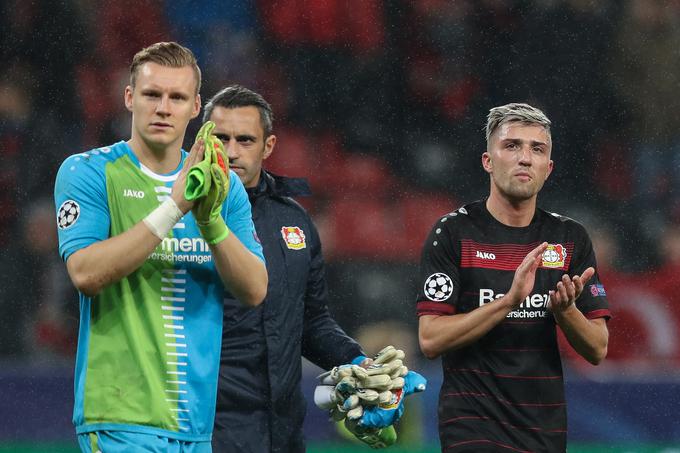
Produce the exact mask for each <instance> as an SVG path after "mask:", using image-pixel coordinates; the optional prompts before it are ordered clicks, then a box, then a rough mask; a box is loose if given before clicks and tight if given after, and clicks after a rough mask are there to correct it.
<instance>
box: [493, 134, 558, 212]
mask: <svg viewBox="0 0 680 453" xmlns="http://www.w3.org/2000/svg"><path fill="white" fill-rule="evenodd" d="M551 149H552V142H551V140H550V136H549V135H548V133H547V132H546V130H545V128H544V127H542V126H540V125H527V124H523V123H519V122H513V123H505V124H503V125H501V127H499V128H498V129H497V130H496V131H495V132H494V133H493V135H492V136H491V140H490V142H489V147H488V149H487V151H486V152H485V153H484V154H483V155H482V165H483V166H484V170H486V172H487V173H489V174H490V175H491V193H492V195H493V194H497V195H500V196H501V197H503V198H505V199H507V200H509V201H512V202H519V201H524V200H528V199H531V198H534V197H536V195H537V194H538V192H539V191H540V190H541V188H542V187H543V183H544V182H545V181H546V179H548V176H549V175H550V173H551V172H552V169H553V161H552V160H550V152H551Z"/></svg>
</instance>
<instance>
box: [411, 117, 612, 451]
mask: <svg viewBox="0 0 680 453" xmlns="http://www.w3.org/2000/svg"><path fill="white" fill-rule="evenodd" d="M486 133H487V150H486V152H485V153H483V155H482V165H483V167H484V169H485V170H486V171H487V173H489V175H490V182H491V189H490V194H489V197H488V198H487V199H486V200H484V201H478V202H475V203H472V204H469V205H466V206H465V207H463V208H460V209H458V210H456V211H454V212H452V213H450V214H447V215H445V216H444V217H442V218H441V219H440V220H438V221H437V223H436V224H435V225H434V227H433V229H432V231H431V233H430V235H429V237H428V238H427V241H426V243H425V246H424V249H423V255H422V262H421V270H420V287H421V290H420V293H419V295H418V299H417V312H418V316H419V340H420V347H421V349H422V351H423V353H424V354H425V355H426V356H427V357H428V358H435V357H438V356H442V365H443V369H444V381H443V385H442V389H441V392H440V396H439V433H440V440H441V447H442V451H446V452H504V451H507V452H513V451H514V452H519V451H521V452H550V453H553V452H564V451H566V433H567V417H566V402H565V397H564V385H563V374H562V364H561V360H560V355H559V351H558V348H557V338H556V328H555V324H557V325H559V326H560V328H561V329H562V330H563V332H564V334H565V336H566V337H567V339H568V340H569V342H570V344H571V346H572V347H573V348H574V349H575V350H576V352H578V353H579V354H580V355H581V356H583V357H584V358H585V359H587V360H588V361H589V362H590V363H592V364H595V365H597V364H598V363H600V362H601V361H602V360H603V359H604V357H605V356H606V354H607V340H608V331H607V325H606V320H607V319H609V316H610V315H609V308H608V304H607V299H606V294H605V290H604V287H603V285H602V284H601V283H600V281H599V278H598V276H597V273H596V272H595V255H594V253H593V249H592V245H591V242H590V239H589V237H588V234H587V233H586V231H585V229H584V228H583V227H582V226H581V225H580V224H579V223H577V222H576V221H574V220H572V219H569V218H567V217H563V216H560V215H557V214H552V213H549V212H546V211H544V210H542V209H538V208H537V207H536V197H537V194H538V192H539V191H540V189H541V188H542V187H543V183H544V182H545V180H546V179H547V178H548V176H549V175H550V173H551V171H552V169H553V161H552V160H551V159H550V153H551V148H552V141H551V136H550V120H548V118H547V117H546V116H545V115H544V114H543V112H541V111H540V110H538V109H536V108H534V107H531V106H529V105H527V104H508V105H505V106H502V107H496V108H494V109H491V111H490V113H489V117H488V123H487V129H486Z"/></svg>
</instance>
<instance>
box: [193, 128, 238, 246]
mask: <svg viewBox="0 0 680 453" xmlns="http://www.w3.org/2000/svg"><path fill="white" fill-rule="evenodd" d="M213 129H215V123H213V122H212V121H207V122H206V123H205V124H204V125H203V126H202V127H201V129H200V130H199V131H198V134H196V140H198V139H199V138H202V139H203V143H204V144H205V156H204V158H203V160H202V161H201V162H199V163H198V164H196V165H194V166H193V167H191V168H190V169H189V172H188V174H187V185H186V188H185V190H184V197H185V198H186V199H187V200H189V201H193V200H196V204H195V205H194V208H193V213H194V217H195V218H196V223H197V224H198V228H199V230H200V231H201V235H202V236H203V238H204V239H205V240H206V242H208V244H217V243H219V242H222V241H223V240H224V239H226V238H227V236H229V228H227V225H226V223H225V222H224V219H223V218H222V204H223V203H224V200H226V198H227V195H228V194H229V168H228V166H227V165H228V162H229V159H228V158H227V155H226V153H225V152H224V145H223V144H222V142H221V141H220V140H219V139H218V138H217V137H215V136H214V135H212V130H213Z"/></svg>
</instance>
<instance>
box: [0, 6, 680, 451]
mask: <svg viewBox="0 0 680 453" xmlns="http://www.w3.org/2000/svg"><path fill="white" fill-rule="evenodd" d="M160 40H176V41H179V42H181V43H183V44H184V45H186V46H188V47H190V48H191V49H192V50H193V51H194V52H195V53H196V55H197V57H198V59H199V64H200V66H201V67H202V69H203V75H204V85H203V88H202V96H203V99H207V98H208V97H209V96H211V95H212V94H213V93H214V92H216V91H217V90H218V89H219V88H221V87H222V86H224V85H226V84H230V83H241V84H243V85H245V86H248V87H250V88H253V89H255V90H257V91H259V92H261V93H262V94H263V95H264V96H265V98H267V99H268V100H269V101H270V102H271V103H272V105H273V107H274V111H275V114H276V122H275V133H276V134H277V136H278V138H279V141H278V145H277V148H276V151H275V153H274V155H273V157H272V158H271V159H270V161H269V165H268V168H269V169H270V170H273V171H274V172H278V173H280V174H285V175H289V176H304V177H308V178H309V180H310V182H311V185H312V187H313V190H314V192H315V195H314V196H313V197H311V198H310V199H306V200H302V202H303V203H304V204H305V206H306V207H307V208H308V209H309V211H310V212H311V213H312V215H313V217H314V219H315V220H316V222H317V224H318V226H319V229H320V231H321V235H322V240H323V244H324V250H325V255H326V258H327V262H328V276H329V284H330V288H331V296H332V297H331V310H332V311H333V312H334V314H335V315H336V317H337V319H338V320H339V321H340V323H341V324H342V325H343V326H344V327H345V328H346V330H348V331H349V332H350V333H351V334H353V335H355V336H357V337H359V338H360V339H361V341H362V343H363V344H364V345H365V346H366V348H367V349H368V350H369V352H375V351H377V350H378V349H379V348H380V347H382V346H383V345H385V344H387V343H392V344H395V345H397V346H399V347H401V348H402V349H405V350H407V358H408V362H409V363H408V364H409V365H410V367H411V368H414V369H420V370H422V371H423V373H424V374H425V375H426V376H427V377H428V378H429V379H430V386H429V390H428V392H426V394H425V395H424V396H420V397H414V398H413V399H412V401H410V404H408V410H407V416H406V417H405V419H404V420H403V421H402V423H401V426H400V427H399V431H400V439H401V442H400V443H399V445H398V447H395V448H393V449H392V450H391V451H394V452H397V451H401V452H406V451H408V452H434V451H438V449H439V443H438V439H437V435H436V399H437V391H438V386H439V382H441V372H440V369H439V363H438V362H429V361H427V360H425V359H424V358H423V357H422V356H421V355H420V353H419V351H418V348H417V340H416V325H417V321H416V318H415V315H414V294H415V281H414V275H415V272H416V270H417V260H418V253H419V250H420V247H421V245H422V242H423V240H424V238H425V234H426V232H427V231H428V230H429V228H430V226H431V225H432V223H433V222H434V220H435V219H436V218H437V217H438V216H439V215H441V214H443V213H446V212H449V211H451V210H452V209H454V208H456V207H458V206H459V205H460V204H461V203H464V202H467V201H472V200H475V199H478V198H480V197H482V196H484V194H485V193H486V191H487V190H488V178H487V176H486V175H485V174H484V173H483V171H482V169H481V166H480V154H481V152H482V151H483V149H484V138H483V131H482V128H483V125H484V123H485V114H486V112H487V111H488V109H489V108H490V107H492V106H495V105H499V104H503V103H507V102H511V101H527V102H530V103H532V104H535V105H537V106H539V107H541V108H543V109H544V110H545V111H546V113H547V114H548V116H549V117H550V118H551V119H552V120H553V123H554V129H553V139H554V143H555V145H554V150H553V159H554V160H555V163H556V164H555V165H556V170H555V172H554V173H553V176H552V177H551V179H550V180H549V181H548V183H547V184H546V187H545V188H544V190H543V192H542V194H541V196H540V197H539V204H540V205H541V206H543V207H545V208H547V209H548V210H552V211H556V212H559V213H561V214H565V215H568V216H572V217H575V218H576V219H579V220H581V221H583V223H584V224H585V225H586V226H587V228H588V229H589V231H590V232H591V235H592V238H593V242H594V246H595V249H596V252H597V255H598V261H599V272H600V274H601V276H602V278H603V280H604V282H605V285H606V288H607V292H608V295H609V300H610V303H611V309H612V312H613V315H614V318H613V319H612V320H611V322H610V324H609V327H610V332H611V337H610V348H609V358H608V359H607V360H606V361H605V363H604V364H602V365H600V366H599V367H596V368H595V367H591V366H589V365H587V364H585V362H583V361H581V360H579V359H578V358H576V357H574V356H573V354H571V353H570V352H569V351H568V350H566V351H565V357H566V359H565V367H566V369H567V392H568V398H569V427H570V432H569V442H570V448H569V451H570V452H630V453H632V452H665V453H671V452H680V422H678V420H679V419H680V404H679V403H680V338H678V337H679V336H680V305H679V304H680V114H678V112H680V96H678V89H679V88H680V52H679V51H678V49H680V1H677V0H621V1H619V0H601V1H590V0H526V1H519V0H518V1H512V0H456V1H449V0H384V1H379V0H269V1H267V0H261V1H256V0H250V1H249V0H229V1H203V2H200V3H199V2H193V1H190V0H168V1H161V0H117V1H112V2H106V1H98V0H2V1H1V2H0V62H1V64H0V156H2V161H3V165H2V166H0V250H1V251H2V256H3V258H2V260H0V266H1V267H2V272H0V279H2V281H1V284H0V291H2V293H1V294H2V296H1V297H0V321H1V325H0V388H1V389H2V390H1V391H0V395H1V396H0V452H9V451H23V452H72V451H75V435H74V431H73V428H72V426H71V424H70V416H71V404H72V368H73V356H74V351H75V334H76V331H77V310H78V304H77V296H76V294H75V293H74V290H73V289H72V287H71V285H70V283H69V280H68V277H67V275H66V272H65V268H64V265H63V263H62V262H61V261H60V259H59V257H58V254H57V251H56V249H57V244H56V228H55V224H54V223H55V222H54V207H53V205H52V198H51V197H52V189H53V182H54V175H55V172H56V169H57V168H58V165H59V164H60V162H61V161H62V160H63V159H64V158H65V157H66V156H67V155H69V154H72V153H76V152H81V151H83V150H86V149H89V148H91V147H94V146H98V145H105V144H110V143H112V142H114V141H117V140H119V139H122V138H127V137H128V136H129V127H130V120H129V114H128V112H127V111H126V110H125V109H124V107H123V102H122V101H123V99H122V92H123V88H124V86H125V84H126V82H127V78H128V72H127V71H128V63H129V61H130V59H131V57H132V55H134V53H135V52H136V51H138V50H139V49H140V48H142V47H143V46H146V45H148V44H150V43H153V42H156V41H160ZM198 126H199V123H198V121H195V122H194V123H193V124H191V125H190V128H189V132H188V134H187V137H192V136H193V134H194V133H195V131H196V130H197V129H198ZM187 145H189V143H187ZM318 371H319V370H318V369H316V368H315V367H313V366H311V365H309V366H307V367H306V368H305V381H304V386H305V389H306V390H307V391H308V393H309V392H311V389H312V387H313V385H314V383H313V378H314V377H315V376H316V374H317V372H318ZM307 436H308V439H309V443H310V451H312V452H341V451H342V452H346V451H364V450H363V449H362V448H361V447H360V446H357V445H356V444H354V443H350V441H348V440H346V439H345V438H344V437H343V435H342V433H340V432H339V431H338V430H336V429H335V428H334V427H333V426H331V425H330V424H329V423H328V422H327V420H326V417H325V415H324V414H323V413H322V412H321V411H319V410H318V409H316V408H314V407H310V408H309V411H308V416H307Z"/></svg>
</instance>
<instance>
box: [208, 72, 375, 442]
mask: <svg viewBox="0 0 680 453" xmlns="http://www.w3.org/2000/svg"><path fill="white" fill-rule="evenodd" d="M203 120H204V121H207V120H211V121H214V122H215V124H216V127H215V130H214V131H213V133H214V134H215V135H216V136H217V137H218V138H220V139H221V140H222V142H223V143H224V146H225V150H226V151H227V154H228V156H229V166H230V168H231V169H232V170H234V171H235V172H236V174H238V176H239V178H240V179H241V181H242V182H243V184H244V185H245V187H246V190H247V191H248V196H249V198H250V203H251V205H252V212H253V221H254V222H255V227H256V230H257V234H258V236H259V238H260V240H261V242H262V247H263V249H264V254H265V258H266V260H267V268H268V272H269V276H270V277H269V287H268V289H267V297H266V299H265V302H264V303H263V304H261V305H260V306H259V307H257V308H254V309H247V308H244V307H242V306H241V305H238V304H228V305H227V306H225V309H224V330H223V334H222V358H221V363H220V376H219V388H218V396H217V409H216V411H217V413H216V417H215V430H214V433H213V449H214V450H215V451H216V452H239V453H242V452H257V453H260V452H281V453H283V452H286V453H288V452H304V451H305V442H304V438H303V433H302V422H303V419H304V416H305V409H306V406H305V400H304V397H303V395H302V390H301V387H300V380H301V359H300V357H301V356H304V357H305V358H307V359H308V360H310V361H311V362H313V363H315V364H316V365H318V366H320V367H321V368H323V369H329V368H332V367H333V366H335V365H341V364H344V363H350V362H354V363H360V362H362V361H364V360H365V359H366V358H365V357H364V353H363V352H362V350H361V348H360V346H359V345H358V344H357V343H356V342H355V341H354V340H353V339H351V338H350V337H348V336H347V335H346V334H345V332H344V331H343V330H342V329H341V328H340V327H339V326H338V324H337V323H336V322H335V321H334V320H333V318H331V316H330V313H329V311H328V307H327V305H326V299H327V289H326V280H325V276H324V264H323V256H322V254H321V243H320V241H319V235H318V232H317V230H316V227H315V226H314V224H313V223H312V220H311V219H310V217H309V215H308V214H307V212H306V211H305V210H304V209H303V208H302V207H301V206H300V205H299V204H298V203H296V202H295V201H294V200H293V199H292V198H291V197H293V196H301V195H309V194H310V192H309V186H308V185H307V182H306V181H305V180H304V179H296V178H285V177H281V176H275V175H273V174H270V173H268V172H266V171H264V170H263V169H262V162H263V161H264V160H265V159H267V158H268V157H269V156H270V155H271V153H272V151H273V150H274V146H275V144H276V136H275V135H273V134H272V110H271V107H270V105H269V104H268V103H267V101H265V100H264V99H263V98H262V96H260V95H259V94H257V93H255V92H253V91H251V90H248V89H247V88H244V87H241V86H238V85H234V86H230V87H227V88H225V89H223V90H222V91H220V92H218V93H217V94H216V95H215V96H213V98H212V99H211V100H210V101H209V102H208V104H207V105H206V107H205V112H204V115H203Z"/></svg>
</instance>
